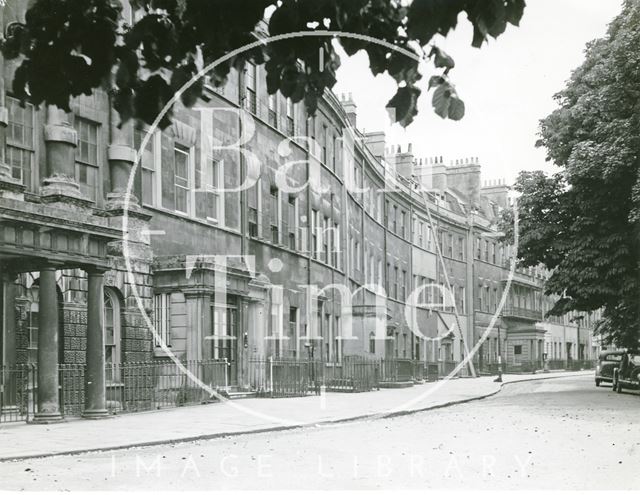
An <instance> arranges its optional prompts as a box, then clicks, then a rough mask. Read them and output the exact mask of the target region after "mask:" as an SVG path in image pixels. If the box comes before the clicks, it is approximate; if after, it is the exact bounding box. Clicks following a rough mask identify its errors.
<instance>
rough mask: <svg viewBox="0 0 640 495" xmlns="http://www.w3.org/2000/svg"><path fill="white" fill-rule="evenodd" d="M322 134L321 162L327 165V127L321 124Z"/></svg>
mask: <svg viewBox="0 0 640 495" xmlns="http://www.w3.org/2000/svg"><path fill="white" fill-rule="evenodd" d="M323 134H324V137H323V138H322V163H324V164H325V165H327V164H328V163H329V152H328V148H327V146H328V144H329V128H328V127H327V126H326V125H325V126H323Z"/></svg>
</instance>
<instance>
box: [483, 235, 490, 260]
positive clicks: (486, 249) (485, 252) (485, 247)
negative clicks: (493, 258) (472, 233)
mask: <svg viewBox="0 0 640 495" xmlns="http://www.w3.org/2000/svg"><path fill="white" fill-rule="evenodd" d="M484 260H485V261H489V241H487V240H485V241H484Z"/></svg>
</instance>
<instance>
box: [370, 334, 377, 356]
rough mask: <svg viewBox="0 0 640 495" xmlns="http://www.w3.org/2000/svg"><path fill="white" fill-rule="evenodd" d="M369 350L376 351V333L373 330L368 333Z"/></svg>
mask: <svg viewBox="0 0 640 495" xmlns="http://www.w3.org/2000/svg"><path fill="white" fill-rule="evenodd" d="M369 352H370V353H371V354H375V353H376V335H375V334H374V333H373V332H370V333H369Z"/></svg>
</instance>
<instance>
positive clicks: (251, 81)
mask: <svg viewBox="0 0 640 495" xmlns="http://www.w3.org/2000/svg"><path fill="white" fill-rule="evenodd" d="M256 73H257V69H256V65H255V64H253V63H251V62H247V64H246V66H245V68H244V78H245V90H246V93H245V99H244V105H245V108H246V109H247V110H249V111H250V112H251V113H253V114H255V113H256V79H257V74H256Z"/></svg>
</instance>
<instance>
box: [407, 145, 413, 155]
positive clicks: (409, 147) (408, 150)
mask: <svg viewBox="0 0 640 495" xmlns="http://www.w3.org/2000/svg"><path fill="white" fill-rule="evenodd" d="M411 148H412V146H411V143H409V146H408V147H407V152H408V153H411Z"/></svg>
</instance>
